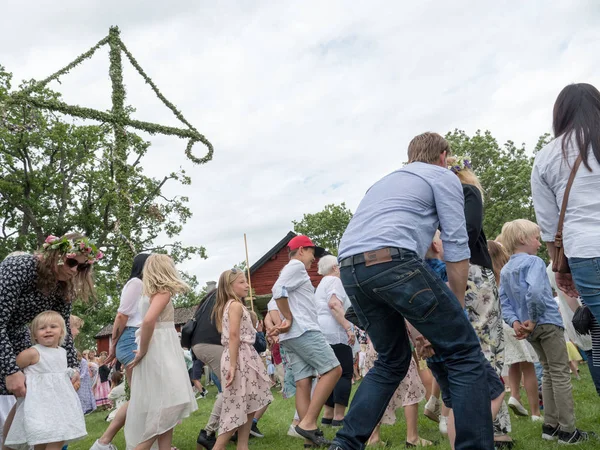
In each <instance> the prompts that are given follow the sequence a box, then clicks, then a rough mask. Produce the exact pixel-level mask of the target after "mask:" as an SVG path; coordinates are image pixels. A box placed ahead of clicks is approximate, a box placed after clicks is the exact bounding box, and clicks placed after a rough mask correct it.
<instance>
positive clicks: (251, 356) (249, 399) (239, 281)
mask: <svg viewBox="0 0 600 450" xmlns="http://www.w3.org/2000/svg"><path fill="white" fill-rule="evenodd" d="M248 290H249V287H248V282H247V281H246V276H245V275H244V272H243V271H241V270H239V269H232V270H227V271H225V272H223V273H222V274H221V277H220V278H219V286H218V290H217V299H216V301H215V306H214V308H213V312H212V315H213V321H214V323H216V324H217V328H218V329H219V331H220V332H221V343H222V344H223V347H224V350H223V355H222V356H221V380H224V381H225V385H224V386H223V409H222V411H221V417H220V420H219V437H218V438H217V442H216V444H215V446H214V447H213V450H225V446H226V445H227V442H229V439H230V438H231V436H233V434H234V433H235V431H236V430H237V432H238V441H237V450H248V438H249V437H250V428H251V426H252V419H253V417H254V413H255V412H256V411H258V410H260V409H262V408H263V407H264V406H266V405H268V404H269V403H270V402H271V401H272V400H273V395H272V394H271V381H270V379H269V376H268V375H267V370H266V369H265V365H264V363H263V361H262V359H261V358H260V357H259V356H258V353H257V352H256V350H255V349H254V347H253V344H254V341H255V340H256V330H255V329H254V326H253V324H252V319H251V318H250V312H249V311H248V310H247V309H246V307H245V306H244V304H243V303H242V302H243V300H242V299H243V298H244V297H246V296H247V295H248Z"/></svg>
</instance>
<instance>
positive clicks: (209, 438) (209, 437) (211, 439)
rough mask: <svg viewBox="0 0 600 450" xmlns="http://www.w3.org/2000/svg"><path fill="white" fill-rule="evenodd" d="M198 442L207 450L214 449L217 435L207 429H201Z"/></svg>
mask: <svg viewBox="0 0 600 450" xmlns="http://www.w3.org/2000/svg"><path fill="white" fill-rule="evenodd" d="M196 442H197V443H198V444H200V445H201V446H203V447H204V448H205V449H206V450H212V448H213V447H214V446H215V444H216V443H217V437H216V436H215V435H214V434H208V433H207V432H206V430H200V434H199V435H198V439H196Z"/></svg>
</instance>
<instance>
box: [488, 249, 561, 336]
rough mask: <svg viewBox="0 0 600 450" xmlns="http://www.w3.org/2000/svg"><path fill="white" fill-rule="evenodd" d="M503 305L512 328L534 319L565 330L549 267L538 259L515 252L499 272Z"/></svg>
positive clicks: (538, 322)
mask: <svg viewBox="0 0 600 450" xmlns="http://www.w3.org/2000/svg"><path fill="white" fill-rule="evenodd" d="M500 302H501V303H502V316H503V317H504V321H505V322H506V323H507V324H508V325H510V326H511V327H512V324H513V322H515V321H517V320H518V321H519V322H521V323H523V322H524V321H526V320H531V321H532V322H535V323H536V324H537V325H541V324H553V325H557V326H559V327H561V328H564V325H563V321H562V317H561V316H560V311H559V309H558V305H557V303H556V301H555V300H554V297H553V296H552V288H551V287H550V281H548V275H547V274H546V264H545V263H544V261H542V259H541V258H538V257H537V256H533V255H528V254H527V253H516V254H514V255H512V256H511V257H510V260H509V261H508V262H507V263H506V265H505V266H504V267H503V268H502V272H500Z"/></svg>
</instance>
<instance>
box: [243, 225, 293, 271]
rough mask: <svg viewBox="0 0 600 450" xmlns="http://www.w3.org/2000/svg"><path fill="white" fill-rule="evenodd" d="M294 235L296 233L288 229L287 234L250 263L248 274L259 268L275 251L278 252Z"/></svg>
mask: <svg viewBox="0 0 600 450" xmlns="http://www.w3.org/2000/svg"><path fill="white" fill-rule="evenodd" d="M294 237H296V233H294V232H293V231H290V232H289V233H288V234H286V235H285V237H284V238H283V239H282V240H281V241H279V242H278V243H277V244H275V247H273V248H272V249H271V250H269V251H268V252H267V253H265V254H264V255H263V256H262V258H260V259H259V260H258V261H256V262H255V263H254V264H252V267H250V275H252V274H253V273H254V272H256V271H257V270H258V269H260V268H261V267H262V266H263V265H264V264H265V263H266V262H267V261H269V260H270V259H271V258H272V257H273V256H275V255H276V254H277V253H279V252H280V251H281V249H282V248H284V247H285V246H286V245H288V242H290V241H291V240H292V238H294Z"/></svg>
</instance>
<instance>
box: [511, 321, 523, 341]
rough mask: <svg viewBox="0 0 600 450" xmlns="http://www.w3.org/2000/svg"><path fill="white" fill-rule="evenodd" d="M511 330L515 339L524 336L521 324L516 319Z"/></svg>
mask: <svg viewBox="0 0 600 450" xmlns="http://www.w3.org/2000/svg"><path fill="white" fill-rule="evenodd" d="M513 330H515V336H516V338H517V339H519V340H521V339H524V338H525V335H524V333H523V325H522V324H521V322H519V321H518V320H515V321H514V322H513Z"/></svg>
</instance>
